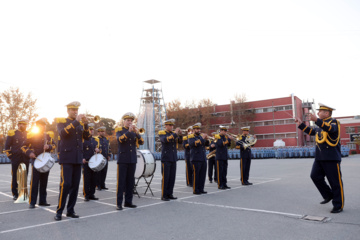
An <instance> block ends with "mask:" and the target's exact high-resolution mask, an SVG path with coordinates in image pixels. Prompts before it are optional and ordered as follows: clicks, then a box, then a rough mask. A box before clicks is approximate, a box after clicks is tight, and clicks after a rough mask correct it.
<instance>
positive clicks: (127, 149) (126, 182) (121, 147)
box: [116, 127, 144, 206]
mask: <svg viewBox="0 0 360 240" xmlns="http://www.w3.org/2000/svg"><path fill="white" fill-rule="evenodd" d="M116 139H117V142H118V159H117V164H118V169H117V181H118V183H117V191H116V194H117V202H116V205H117V206H122V202H123V193H124V192H125V205H127V204H132V199H133V190H134V185H135V170H136V163H137V150H136V148H137V147H138V146H139V145H143V144H144V139H143V138H142V137H141V136H140V135H139V134H136V133H135V132H129V128H127V127H120V128H117V129H116Z"/></svg>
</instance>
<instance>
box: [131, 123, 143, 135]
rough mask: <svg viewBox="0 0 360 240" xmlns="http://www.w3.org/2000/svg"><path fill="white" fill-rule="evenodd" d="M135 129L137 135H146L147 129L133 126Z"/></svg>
mask: <svg viewBox="0 0 360 240" xmlns="http://www.w3.org/2000/svg"><path fill="white" fill-rule="evenodd" d="M133 128H134V129H135V132H136V133H137V134H140V135H144V134H145V132H146V131H145V128H138V127H136V126H135V125H133Z"/></svg>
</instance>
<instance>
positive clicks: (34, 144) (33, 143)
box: [21, 133, 55, 205]
mask: <svg viewBox="0 0 360 240" xmlns="http://www.w3.org/2000/svg"><path fill="white" fill-rule="evenodd" d="M45 138H46V142H45ZM45 144H47V145H49V149H47V150H46V152H51V151H52V150H55V143H54V140H53V139H52V138H51V137H50V136H49V134H47V133H45V134H44V133H37V134H33V133H28V135H27V140H26V141H25V144H24V146H23V147H22V148H21V149H22V150H23V152H24V154H26V156H28V157H30V154H31V153H34V154H35V155H36V157H37V156H39V155H40V154H41V153H43V152H44V145H45ZM34 162H35V159H31V165H32V167H31V169H32V175H31V182H30V193H29V204H31V205H35V204H36V200H37V195H38V192H39V188H40V194H39V205H43V204H46V203H47V202H46V196H47V192H46V187H47V183H48V177H49V173H50V171H49V172H45V173H42V172H39V171H38V170H37V169H36V168H34ZM39 183H40V186H39Z"/></svg>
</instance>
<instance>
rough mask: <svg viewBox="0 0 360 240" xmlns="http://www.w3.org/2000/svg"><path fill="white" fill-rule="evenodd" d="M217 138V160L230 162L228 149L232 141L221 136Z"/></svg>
mask: <svg viewBox="0 0 360 240" xmlns="http://www.w3.org/2000/svg"><path fill="white" fill-rule="evenodd" d="M216 137H217V141H216V160H228V158H229V157H228V147H230V145H231V139H230V138H228V137H227V136H223V135H220V134H219V135H217V136H216Z"/></svg>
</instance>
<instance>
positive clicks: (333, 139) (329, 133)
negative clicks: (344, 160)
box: [299, 117, 341, 161]
mask: <svg viewBox="0 0 360 240" xmlns="http://www.w3.org/2000/svg"><path fill="white" fill-rule="evenodd" d="M315 124H316V125H317V126H318V128H312V127H309V126H306V124H304V123H301V124H300V125H299V129H301V130H302V131H303V132H305V133H307V134H309V135H311V136H315V141H316V151H315V161H341V144H340V123H339V121H337V120H336V119H334V118H331V117H329V118H326V119H324V120H322V119H320V118H318V119H317V120H316V122H315Z"/></svg>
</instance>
